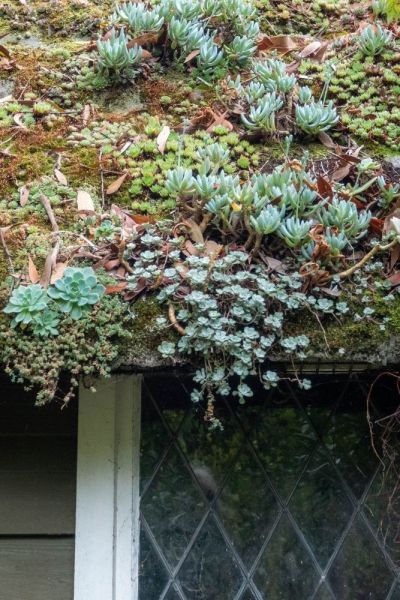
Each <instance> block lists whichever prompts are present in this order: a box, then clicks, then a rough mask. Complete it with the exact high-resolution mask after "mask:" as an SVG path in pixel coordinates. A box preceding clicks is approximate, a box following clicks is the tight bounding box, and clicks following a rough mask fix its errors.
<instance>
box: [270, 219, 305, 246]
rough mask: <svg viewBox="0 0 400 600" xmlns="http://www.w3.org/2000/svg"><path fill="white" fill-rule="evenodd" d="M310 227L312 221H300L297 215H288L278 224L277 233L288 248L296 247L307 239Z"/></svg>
mask: <svg viewBox="0 0 400 600" xmlns="http://www.w3.org/2000/svg"><path fill="white" fill-rule="evenodd" d="M311 227H312V221H302V220H300V219H298V218H297V217H288V218H287V219H285V220H284V221H283V222H282V223H281V225H280V226H279V229H278V235H279V236H280V237H281V238H282V239H283V240H284V242H285V244H287V245H288V246H289V248H297V247H299V246H302V245H303V244H305V243H306V242H307V241H308V239H309V235H308V234H309V232H310V229H311Z"/></svg>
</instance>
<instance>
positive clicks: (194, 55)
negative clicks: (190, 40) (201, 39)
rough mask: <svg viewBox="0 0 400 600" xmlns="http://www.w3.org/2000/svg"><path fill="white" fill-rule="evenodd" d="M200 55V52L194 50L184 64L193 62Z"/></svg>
mask: <svg viewBox="0 0 400 600" xmlns="http://www.w3.org/2000/svg"><path fill="white" fill-rule="evenodd" d="M199 54H200V50H193V51H192V52H191V53H190V54H188V55H187V57H186V58H185V60H184V62H185V63H188V62H190V61H191V60H193V59H194V58H196V56H198V55H199Z"/></svg>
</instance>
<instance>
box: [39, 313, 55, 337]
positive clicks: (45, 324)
mask: <svg viewBox="0 0 400 600" xmlns="http://www.w3.org/2000/svg"><path fill="white" fill-rule="evenodd" d="M59 323H60V315H59V314H57V313H56V312H54V310H45V311H43V312H42V313H40V314H39V315H38V316H37V317H36V319H35V322H34V323H33V327H32V330H33V335H36V336H39V337H50V336H52V335H58V333H59V331H58V325H59Z"/></svg>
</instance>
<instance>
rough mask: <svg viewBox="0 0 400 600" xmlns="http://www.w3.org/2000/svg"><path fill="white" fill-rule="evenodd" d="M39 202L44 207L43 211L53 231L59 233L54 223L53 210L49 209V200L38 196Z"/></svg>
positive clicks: (42, 195)
mask: <svg viewBox="0 0 400 600" xmlns="http://www.w3.org/2000/svg"><path fill="white" fill-rule="evenodd" d="M40 201H41V203H42V204H43V206H44V209H45V211H46V213H47V216H48V217H49V221H50V224H51V227H52V229H53V231H59V227H58V224H57V221H56V217H55V215H54V212H53V209H52V208H51V204H50V200H49V199H48V198H47V196H45V195H44V194H41V195H40Z"/></svg>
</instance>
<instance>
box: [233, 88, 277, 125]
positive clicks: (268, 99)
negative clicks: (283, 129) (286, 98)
mask: <svg viewBox="0 0 400 600" xmlns="http://www.w3.org/2000/svg"><path fill="white" fill-rule="evenodd" d="M282 106H283V100H282V98H280V97H279V96H277V95H276V93H275V92H271V93H268V94H266V95H265V96H264V97H263V98H261V99H260V100H258V102H257V104H256V105H255V106H251V107H250V111H249V115H248V116H246V115H242V121H243V123H244V124H245V125H246V127H248V128H249V129H259V130H262V131H265V132H269V133H271V132H273V131H275V130H276V113H277V111H278V110H280V109H281V108H282Z"/></svg>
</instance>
